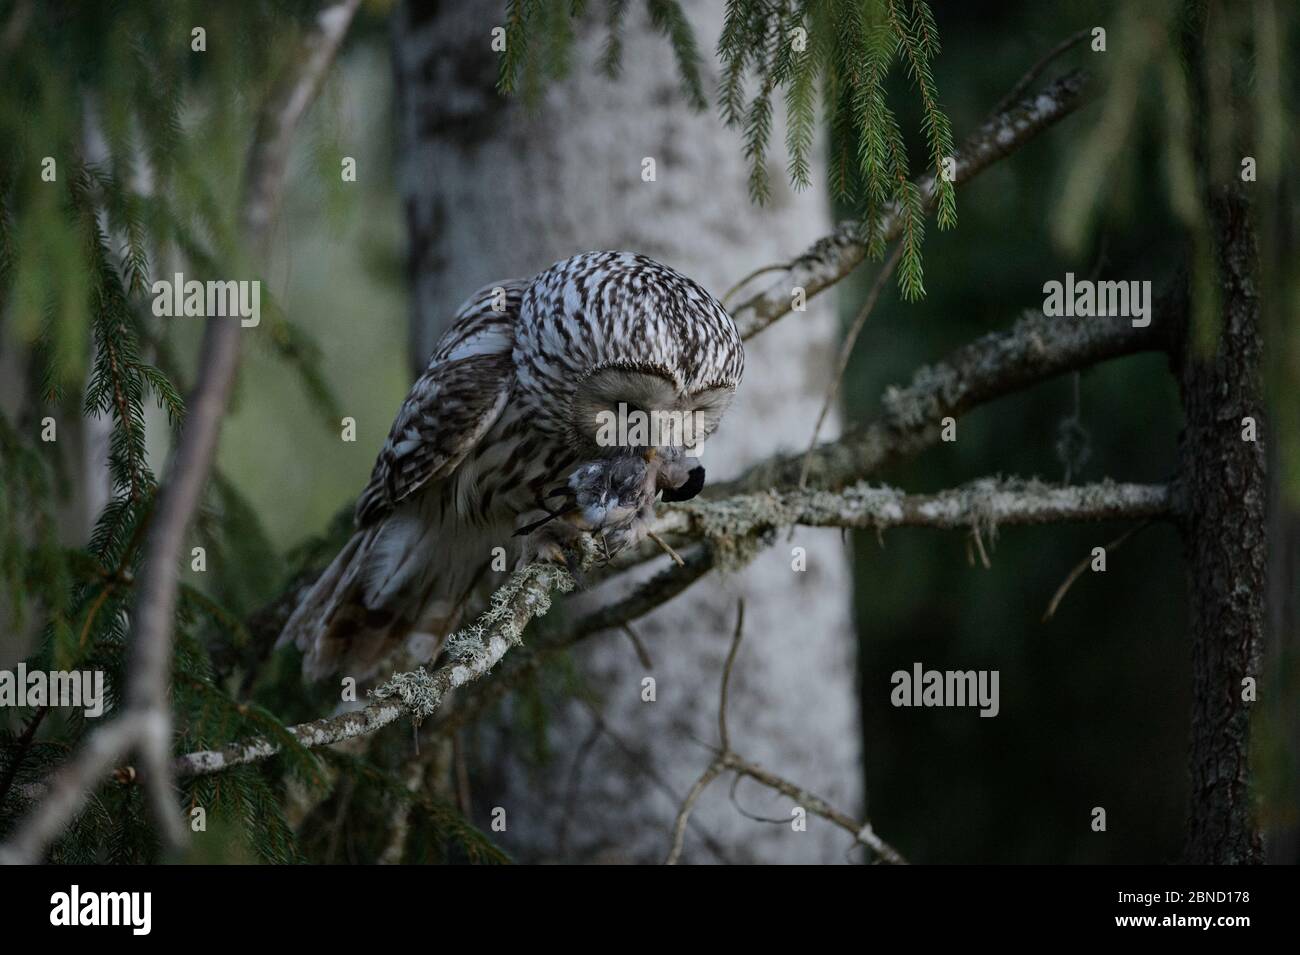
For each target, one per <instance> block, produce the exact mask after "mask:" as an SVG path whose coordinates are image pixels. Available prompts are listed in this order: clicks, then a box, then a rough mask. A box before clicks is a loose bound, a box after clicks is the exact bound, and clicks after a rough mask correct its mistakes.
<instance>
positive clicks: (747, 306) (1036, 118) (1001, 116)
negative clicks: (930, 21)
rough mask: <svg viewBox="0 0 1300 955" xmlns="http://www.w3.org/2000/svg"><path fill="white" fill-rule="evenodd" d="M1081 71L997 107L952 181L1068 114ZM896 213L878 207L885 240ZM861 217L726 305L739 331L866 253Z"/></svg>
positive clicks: (747, 333) (923, 180)
mask: <svg viewBox="0 0 1300 955" xmlns="http://www.w3.org/2000/svg"><path fill="white" fill-rule="evenodd" d="M1088 85H1089V77H1088V74H1087V73H1084V72H1082V71H1079V70H1075V71H1073V72H1071V73H1068V74H1066V75H1065V76H1063V77H1061V78H1060V79H1058V80H1056V81H1055V82H1052V83H1049V84H1048V85H1047V86H1045V87H1043V88H1042V89H1041V90H1039V91H1038V92H1037V93H1035V94H1034V95H1032V96H1027V97H1025V98H1023V99H1022V100H1020V102H1018V103H1017V104H1016V105H1015V106H1013V107H1011V108H1010V109H1008V110H1006V111H1002V112H997V113H996V114H995V115H994V116H992V117H990V118H989V119H988V120H986V121H985V122H984V124H983V125H982V126H980V128H979V129H977V130H976V131H975V132H974V133H973V134H972V135H971V136H970V138H969V139H967V140H966V142H965V143H964V144H963V145H962V146H961V148H960V149H958V150H957V154H956V155H955V156H954V157H953V159H954V160H955V163H956V168H955V172H954V179H953V181H954V183H955V184H957V185H962V184H964V183H966V182H967V181H968V180H970V179H972V178H974V177H975V176H976V175H978V174H979V173H980V172H982V171H983V170H984V169H987V168H988V167H989V166H991V165H992V164H993V163H995V162H996V161H997V160H999V159H1001V158H1003V157H1004V156H1008V155H1010V154H1011V153H1013V152H1015V151H1016V150H1017V149H1019V148H1020V147H1021V146H1023V145H1024V144H1025V143H1027V142H1029V140H1031V139H1033V138H1034V137H1035V136H1036V135H1038V133H1040V132H1042V131H1043V130H1044V129H1046V128H1047V127H1049V126H1051V125H1052V124H1053V123H1055V122H1056V121H1057V120H1059V119H1062V118H1064V117H1065V116H1068V115H1069V114H1070V113H1072V112H1074V111H1075V110H1076V109H1078V108H1079V106H1080V105H1082V104H1083V102H1084V101H1085V99H1086V96H1085V94H1086V92H1087V88H1088ZM916 183H917V188H918V189H919V190H920V194H921V198H922V201H923V202H924V203H925V204H926V207H927V208H929V207H930V206H931V205H932V204H933V202H934V200H935V197H936V194H937V191H936V189H935V176H934V173H932V172H931V173H927V174H926V175H924V176H922V177H920V178H919V179H917V181H916ZM901 230H902V219H901V217H900V216H899V214H898V208H897V207H896V206H895V205H893V204H890V205H889V206H886V207H885V209H884V210H883V211H882V212H881V213H880V234H881V236H882V237H883V239H884V240H885V241H886V242H891V241H893V240H894V239H896V238H898V235H899V232H900V231H901ZM862 231H863V230H862V227H861V223H859V222H857V221H845V222H841V223H840V224H839V225H838V226H836V228H835V231H834V232H832V233H831V234H830V235H828V236H826V237H825V238H822V239H820V240H818V241H817V242H816V243H815V244H814V245H813V246H812V247H811V248H809V249H808V250H807V251H806V252H804V253H803V255H801V256H799V257H798V258H797V259H795V260H794V261H793V262H791V263H790V265H789V266H788V267H787V268H785V269H784V270H783V271H782V274H781V276H780V278H778V279H777V280H776V281H774V282H772V283H771V284H770V285H768V287H767V288H766V289H764V290H763V291H762V292H759V293H758V294H756V295H754V296H752V297H751V298H749V299H747V300H746V301H744V302H742V303H741V304H740V305H738V306H736V308H735V309H734V310H733V311H732V313H731V314H732V317H733V318H735V320H736V325H737V327H739V329H740V334H741V337H743V338H749V337H751V336H753V335H757V334H758V333H759V332H761V331H762V330H763V329H765V328H767V326H768V325H771V324H772V323H773V322H775V321H776V320H777V319H778V318H780V317H781V316H783V315H785V314H786V313H787V312H789V311H790V310H791V307H792V304H793V303H792V298H791V297H792V293H793V290H794V289H795V288H796V287H797V288H802V289H803V290H804V293H805V295H806V297H807V298H812V297H813V296H814V295H816V294H817V293H818V292H821V291H823V290H825V289H827V288H829V287H830V286H832V285H834V284H835V283H836V282H838V281H839V280H840V279H842V278H844V277H845V276H846V275H848V274H849V273H850V272H852V271H853V270H854V269H855V268H857V267H858V265H859V264H861V262H862V260H863V259H865V258H866V255H867V249H866V246H865V245H864V244H863V243H862V241H861V240H860V236H861V235H862Z"/></svg>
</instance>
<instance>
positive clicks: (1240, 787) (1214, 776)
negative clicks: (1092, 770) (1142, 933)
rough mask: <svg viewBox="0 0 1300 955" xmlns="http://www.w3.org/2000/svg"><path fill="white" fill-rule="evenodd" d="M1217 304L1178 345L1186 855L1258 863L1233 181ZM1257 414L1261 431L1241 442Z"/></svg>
mask: <svg viewBox="0 0 1300 955" xmlns="http://www.w3.org/2000/svg"><path fill="white" fill-rule="evenodd" d="M1212 211H1213V228H1214V231H1215V241H1216V245H1217V253H1218V260H1219V270H1220V279H1221V286H1220V288H1221V292H1220V294H1221V295H1222V311H1221V329H1220V334H1219V338H1218V342H1217V350H1216V351H1215V353H1214V354H1213V355H1210V356H1204V355H1201V354H1198V352H1197V349H1196V347H1195V344H1194V343H1193V342H1192V335H1191V334H1190V329H1188V331H1187V333H1186V334H1184V336H1183V346H1182V349H1181V353H1180V356H1179V358H1180V388H1181V392H1182V401H1183V407H1184V410H1185V412H1186V425H1185V427H1184V430H1183V434H1182V436H1181V439H1180V443H1179V456H1180V463H1181V473H1182V475H1183V478H1182V479H1183V481H1184V483H1185V487H1184V493H1185V499H1186V500H1185V514H1186V517H1185V519H1184V524H1183V540H1184V552H1185V554H1186V559H1187V573H1188V601H1189V621H1188V626H1189V631H1190V634H1189V635H1190V640H1191V653H1192V679H1193V688H1192V692H1193V702H1192V726H1191V752H1190V757H1189V758H1190V767H1189V768H1190V775H1191V791H1190V797H1189V804H1188V831H1187V843H1186V846H1185V848H1184V854H1185V858H1186V861H1188V862H1193V863H1254V862H1260V861H1262V846H1261V840H1260V837H1259V832H1258V830H1257V829H1256V825H1255V821H1254V813H1253V811H1252V805H1251V800H1252V793H1251V787H1250V772H1249V750H1250V716H1251V714H1250V709H1251V706H1252V705H1253V704H1251V703H1248V702H1245V701H1243V699H1242V695H1243V685H1242V681H1243V680H1244V679H1245V678H1246V677H1251V678H1253V679H1255V680H1256V681H1259V680H1260V677H1261V675H1262V674H1261V669H1260V663H1261V660H1260V656H1261V648H1262V646H1263V637H1264V619H1265V597H1266V593H1267V587H1266V584H1267V545H1266V529H1267V522H1266V520H1265V513H1266V505H1267V470H1266V466H1265V452H1264V444H1263V441H1264V434H1265V428H1264V420H1263V403H1262V395H1261V375H1260V359H1261V351H1262V342H1261V337H1260V312H1259V301H1258V298H1257V294H1256V287H1255V278H1254V268H1255V237H1254V233H1253V231H1252V228H1251V222H1250V216H1249V212H1248V207H1247V205H1246V203H1245V201H1244V199H1243V198H1242V196H1241V195H1240V193H1239V192H1237V191H1236V190H1230V191H1223V192H1220V193H1219V194H1217V195H1216V196H1215V197H1214V199H1213V204H1212ZM1245 417H1252V418H1254V419H1255V421H1256V422H1257V425H1258V435H1259V437H1258V440H1255V441H1247V440H1244V439H1243V434H1242V427H1243V425H1242V419H1243V418H1245Z"/></svg>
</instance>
